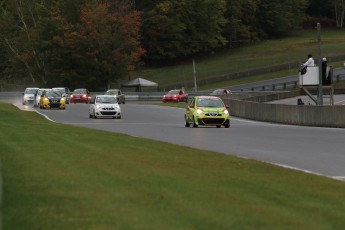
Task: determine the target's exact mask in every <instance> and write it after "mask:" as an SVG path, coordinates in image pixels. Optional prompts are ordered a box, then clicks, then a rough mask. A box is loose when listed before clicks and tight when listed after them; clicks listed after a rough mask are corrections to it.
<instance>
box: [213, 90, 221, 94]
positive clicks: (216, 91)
mask: <svg viewBox="0 0 345 230" xmlns="http://www.w3.org/2000/svg"><path fill="white" fill-rule="evenodd" d="M221 93H222V90H221V89H216V90H215V91H213V93H212V94H214V95H218V94H221Z"/></svg>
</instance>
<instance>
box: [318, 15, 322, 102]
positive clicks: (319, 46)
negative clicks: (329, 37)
mask: <svg viewBox="0 0 345 230" xmlns="http://www.w3.org/2000/svg"><path fill="white" fill-rule="evenodd" d="M317 44H318V66H319V90H318V91H319V94H318V98H319V100H318V105H323V88H322V61H321V24H320V23H319V22H318V23H317Z"/></svg>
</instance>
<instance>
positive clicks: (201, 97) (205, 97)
mask: <svg viewBox="0 0 345 230" xmlns="http://www.w3.org/2000/svg"><path fill="white" fill-rule="evenodd" d="M196 98H199V99H207V98H210V99H220V98H219V97H216V96H196Z"/></svg>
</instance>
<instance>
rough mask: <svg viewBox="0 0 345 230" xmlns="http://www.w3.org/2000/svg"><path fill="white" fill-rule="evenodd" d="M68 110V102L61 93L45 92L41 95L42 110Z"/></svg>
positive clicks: (54, 91)
mask: <svg viewBox="0 0 345 230" xmlns="http://www.w3.org/2000/svg"><path fill="white" fill-rule="evenodd" d="M54 108H55V109H66V101H65V99H64V98H63V97H62V94H61V92H59V91H56V90H45V91H43V93H42V94H41V98H40V109H54Z"/></svg>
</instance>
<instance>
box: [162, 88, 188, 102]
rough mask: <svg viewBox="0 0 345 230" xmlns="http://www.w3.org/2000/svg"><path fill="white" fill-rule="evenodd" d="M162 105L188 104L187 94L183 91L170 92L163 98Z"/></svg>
mask: <svg viewBox="0 0 345 230" xmlns="http://www.w3.org/2000/svg"><path fill="white" fill-rule="evenodd" d="M162 101H163V103H166V102H186V103H187V102H188V94H187V92H186V91H185V90H184V89H174V90H170V91H169V92H168V93H167V94H165V95H164V96H163V99H162Z"/></svg>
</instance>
